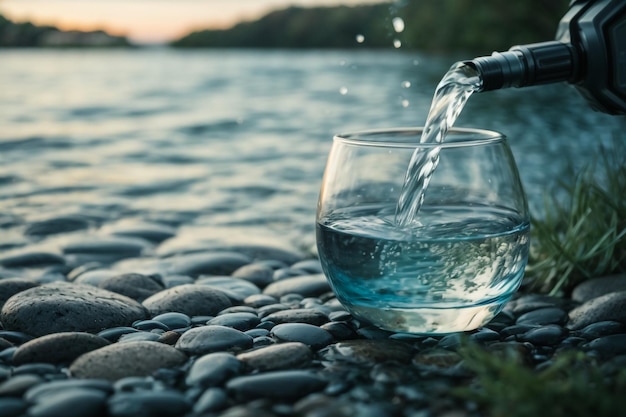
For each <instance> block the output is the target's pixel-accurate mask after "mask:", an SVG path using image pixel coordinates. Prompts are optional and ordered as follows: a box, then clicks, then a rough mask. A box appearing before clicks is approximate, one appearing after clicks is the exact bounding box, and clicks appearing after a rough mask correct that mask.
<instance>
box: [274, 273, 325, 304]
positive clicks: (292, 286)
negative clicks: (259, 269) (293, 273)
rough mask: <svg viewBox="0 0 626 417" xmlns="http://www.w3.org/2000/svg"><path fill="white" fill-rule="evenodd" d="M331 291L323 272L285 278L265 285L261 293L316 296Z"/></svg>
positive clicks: (279, 295)
mask: <svg viewBox="0 0 626 417" xmlns="http://www.w3.org/2000/svg"><path fill="white" fill-rule="evenodd" d="M329 291H331V288H330V284H329V283H328V280H327V279H326V277H325V276H324V275H323V274H314V275H304V276H298V277H295V278H285V279H282V280H280V281H276V282H273V283H271V284H270V285H268V286H267V287H265V289H264V290H263V294H266V295H270V296H272V297H275V298H280V297H282V296H283V295H286V294H293V293H295V294H300V295H301V296H303V297H318V296H320V295H322V294H324V293H327V292H329Z"/></svg>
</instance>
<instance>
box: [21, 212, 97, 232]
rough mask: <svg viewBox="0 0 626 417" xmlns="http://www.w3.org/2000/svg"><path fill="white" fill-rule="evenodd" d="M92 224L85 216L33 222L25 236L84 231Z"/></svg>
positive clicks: (63, 216) (62, 216) (68, 215)
mask: <svg viewBox="0 0 626 417" xmlns="http://www.w3.org/2000/svg"><path fill="white" fill-rule="evenodd" d="M90 224H91V223H90V221H89V219H88V218H87V217H85V216H81V215H80V214H66V215H61V216H54V217H51V218H49V219H44V220H40V221H36V222H32V223H31V224H29V225H28V227H26V230H25V231H24V234H25V235H27V236H49V235H53V234H58V233H67V232H74V231H77V230H84V229H87V228H88V227H89V226H90Z"/></svg>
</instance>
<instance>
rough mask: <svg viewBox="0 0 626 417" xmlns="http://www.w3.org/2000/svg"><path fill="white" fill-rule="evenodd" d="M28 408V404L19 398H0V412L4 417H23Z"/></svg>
mask: <svg viewBox="0 0 626 417" xmlns="http://www.w3.org/2000/svg"><path fill="white" fill-rule="evenodd" d="M27 408H28V403H26V401H24V400H22V399H21V398H11V397H6V398H0V410H2V415H3V416H4V417H20V416H23V415H24V414H25V412H26V409H27Z"/></svg>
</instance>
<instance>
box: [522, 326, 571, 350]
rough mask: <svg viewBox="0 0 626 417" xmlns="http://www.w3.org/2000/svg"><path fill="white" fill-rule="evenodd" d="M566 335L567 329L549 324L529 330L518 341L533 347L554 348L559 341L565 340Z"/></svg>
mask: <svg viewBox="0 0 626 417" xmlns="http://www.w3.org/2000/svg"><path fill="white" fill-rule="evenodd" d="M567 334H568V331H567V329H565V328H563V327H561V326H558V325H555V324H549V325H547V326H542V327H537V328H536V329H531V330H529V331H528V332H526V333H524V334H522V335H520V336H518V339H519V340H520V341H521V342H529V343H532V344H533V345H541V346H554V345H558V344H559V343H560V342H561V340H563V339H565V337H567Z"/></svg>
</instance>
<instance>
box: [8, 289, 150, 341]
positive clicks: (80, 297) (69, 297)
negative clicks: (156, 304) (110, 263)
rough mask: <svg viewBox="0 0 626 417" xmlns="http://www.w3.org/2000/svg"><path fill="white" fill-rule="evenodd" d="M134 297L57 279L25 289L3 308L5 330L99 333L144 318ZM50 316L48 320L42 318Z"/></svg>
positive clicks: (144, 313)
mask: <svg viewBox="0 0 626 417" xmlns="http://www.w3.org/2000/svg"><path fill="white" fill-rule="evenodd" d="M146 316H147V312H146V310H145V309H144V308H143V307H142V306H141V304H139V303H137V302H136V301H135V300H133V299H130V298H128V297H125V296H123V295H119V294H116V293H113V292H110V291H106V290H103V289H100V288H94V287H91V286H88V285H81V284H69V283H64V282H56V283H51V284H45V285H42V286H39V287H34V288H31V289H28V290H26V291H22V292H20V293H18V294H16V295H14V296H13V297H11V298H10V299H9V300H8V301H7V302H6V303H5V304H4V306H3V307H2V311H1V312H0V321H1V322H2V324H3V325H4V327H5V328H6V329H11V330H19V331H22V332H24V333H27V334H30V335H32V336H43V335H46V334H51V333H61V332H88V333H96V332H98V331H100V330H102V329H107V328H110V327H116V326H124V325H130V324H131V323H133V322H135V321H137V320H142V319H145V318H146ZM42 317H49V318H50V319H49V320H42Z"/></svg>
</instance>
